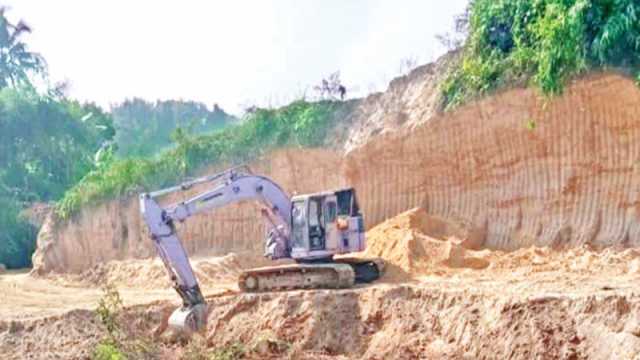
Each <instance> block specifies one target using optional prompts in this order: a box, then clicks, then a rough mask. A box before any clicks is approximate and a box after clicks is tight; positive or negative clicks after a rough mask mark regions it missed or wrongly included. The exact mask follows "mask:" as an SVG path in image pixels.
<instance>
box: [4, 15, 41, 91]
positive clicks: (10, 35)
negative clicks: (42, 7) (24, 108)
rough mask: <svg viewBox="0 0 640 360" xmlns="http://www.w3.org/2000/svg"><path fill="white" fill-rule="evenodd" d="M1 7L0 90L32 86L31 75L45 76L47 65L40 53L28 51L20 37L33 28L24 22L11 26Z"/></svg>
mask: <svg viewBox="0 0 640 360" xmlns="http://www.w3.org/2000/svg"><path fill="white" fill-rule="evenodd" d="M5 10H6V8H4V7H0V89H2V88H4V87H6V86H16V85H18V84H31V82H30V80H29V74H30V73H33V74H44V73H45V71H46V63H45V61H44V58H43V57H42V56H40V54H38V53H34V52H30V51H29V50H27V45H26V44H25V43H24V42H22V41H20V37H21V36H22V35H24V34H27V33H30V32H31V28H30V27H29V26H28V25H27V24H25V23H24V22H23V21H19V22H18V24H16V25H14V24H11V23H10V22H9V21H8V20H7V18H6V16H5Z"/></svg>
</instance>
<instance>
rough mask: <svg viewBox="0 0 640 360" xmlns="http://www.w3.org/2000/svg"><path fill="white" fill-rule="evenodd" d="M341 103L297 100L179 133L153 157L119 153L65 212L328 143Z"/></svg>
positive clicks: (68, 196)
mask: <svg viewBox="0 0 640 360" xmlns="http://www.w3.org/2000/svg"><path fill="white" fill-rule="evenodd" d="M338 104H341V103H337V102H332V101H322V102H315V103H311V102H306V101H296V102H293V103H291V104H290V105H288V106H286V107H283V108H280V109H259V110H256V111H254V112H252V113H250V114H248V115H247V117H246V118H245V119H244V121H243V122H242V123H241V124H240V125H237V126H232V127H228V128H226V129H224V130H222V131H220V132H216V133H214V134H210V135H200V136H192V135H190V134H189V133H188V132H187V131H185V130H184V129H177V130H176V131H175V132H174V133H173V135H172V138H173V141H174V142H175V146H174V148H173V149H170V150H168V151H165V152H163V153H162V154H161V155H159V156H157V157H153V158H134V159H120V160H118V159H116V160H112V161H111V162H110V163H108V164H105V165H104V166H101V167H98V168H97V169H95V170H93V171H91V172H89V173H88V174H87V175H86V176H85V177H84V178H83V179H82V180H81V181H80V182H79V183H78V184H77V185H75V186H74V187H73V188H71V189H70V190H69V191H67V192H66V193H65V195H64V197H63V198H62V200H61V201H59V202H58V203H57V205H56V211H57V213H58V215H60V216H61V217H62V218H68V217H69V216H71V215H72V214H74V213H75V212H76V211H78V210H79V209H80V208H81V207H83V206H85V205H87V204H90V203H95V202H98V201H100V200H104V199H110V198H115V197H117V196H121V195H126V194H129V193H132V192H140V191H143V190H145V191H146V190H150V189H154V188H159V187H163V186H168V185H172V184H175V183H176V182H179V181H180V180H181V179H182V178H184V177H185V176H190V175H194V174H195V173H197V171H199V170H201V169H202V168H203V167H204V166H210V165H214V164H219V163H240V162H246V161H250V160H252V159H255V158H256V157H258V156H260V155H262V154H264V153H266V152H268V151H271V150H273V149H275V148H278V147H283V146H301V147H314V146H320V145H322V144H324V143H325V141H326V137H327V134H328V131H329V129H330V128H331V126H332V125H333V124H334V121H335V117H336V116H335V112H336V111H337V110H338V109H339V105H338Z"/></svg>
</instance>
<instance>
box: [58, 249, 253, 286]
mask: <svg viewBox="0 0 640 360" xmlns="http://www.w3.org/2000/svg"><path fill="white" fill-rule="evenodd" d="M265 262H266V260H264V259H262V258H259V257H257V256H255V255H253V254H235V253H230V254H227V255H225V256H218V257H204V258H198V257H196V258H192V259H191V265H192V267H193V270H194V272H195V273H196V276H197V278H198V281H199V282H200V285H201V286H205V287H206V286H215V285H218V284H229V283H235V282H236V281H237V279H238V276H239V275H240V273H241V272H242V270H243V269H245V268H249V267H254V266H263V265H264V264H265ZM45 277H46V278H48V279H51V280H54V281H56V282H57V283H59V284H64V285H71V286H73V285H88V286H102V285H104V284H113V285H115V286H118V287H126V288H136V289H164V288H170V287H171V286H172V284H171V281H170V279H169V275H168V274H167V271H166V269H165V267H164V265H163V263H162V261H161V260H160V259H159V258H157V257H156V258H155V259H145V260H135V259H131V260H121V261H118V260H113V261H109V262H106V263H100V264H97V265H95V266H93V267H92V268H90V269H89V270H86V271H84V272H82V273H80V274H63V275H60V274H57V275H54V274H51V275H46V276H45Z"/></svg>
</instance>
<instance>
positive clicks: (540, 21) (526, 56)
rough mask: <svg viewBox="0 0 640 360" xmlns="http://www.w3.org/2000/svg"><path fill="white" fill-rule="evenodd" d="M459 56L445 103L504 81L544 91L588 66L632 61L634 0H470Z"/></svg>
mask: <svg viewBox="0 0 640 360" xmlns="http://www.w3.org/2000/svg"><path fill="white" fill-rule="evenodd" d="M467 16H468V21H469V34H468V38H467V41H466V43H465V45H464V49H463V54H462V59H461V60H460V63H459V65H458V66H457V67H455V68H454V69H453V70H452V72H451V73H450V74H449V76H448V78H447V79H446V80H445V82H444V83H443V85H442V97H443V103H444V106H445V108H447V109H449V108H452V107H455V106H456V105H459V104H461V103H462V102H464V101H466V100H469V99H473V98H476V97H479V96H481V95H483V94H486V93H487V92H489V91H491V90H493V89H496V88H498V87H500V86H504V85H507V84H519V83H532V84H533V85H535V86H537V87H538V88H539V89H541V90H542V92H543V93H545V94H548V95H553V94H558V93H561V92H562V90H563V86H564V83H565V82H566V80H567V79H568V78H569V77H571V76H574V75H576V74H579V73H581V72H583V71H585V70H586V69H589V68H597V67H602V66H616V67H623V68H631V69H637V68H638V65H639V64H640V3H639V2H638V1H637V0H615V1H614V0H608V1H589V0H535V1H533V0H498V1H496V0H475V1H473V2H472V3H471V4H470V7H469V10H468V14H467Z"/></svg>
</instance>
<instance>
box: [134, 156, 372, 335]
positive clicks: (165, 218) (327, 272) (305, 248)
mask: <svg viewBox="0 0 640 360" xmlns="http://www.w3.org/2000/svg"><path fill="white" fill-rule="evenodd" d="M200 184H206V186H207V187H206V190H205V191H203V192H202V193H200V194H198V195H196V196H194V197H192V198H190V199H188V200H186V201H182V202H178V203H175V204H172V205H169V206H162V205H160V203H159V202H158V200H159V198H161V197H163V196H166V195H168V194H171V193H176V192H181V191H187V190H190V189H192V188H193V187H194V186H196V185H200ZM241 201H256V202H258V203H259V204H260V205H261V213H262V216H263V217H264V220H265V223H266V228H267V231H266V236H265V240H264V241H265V244H264V246H265V254H264V255H265V257H267V258H269V259H271V260H278V259H292V260H294V263H292V264H287V265H278V266H269V267H262V268H256V269H249V270H245V271H243V272H242V273H241V274H240V276H239V279H238V287H239V288H240V290H242V291H245V292H265V291H277V290H293V289H318V288H325V289H326V288H333V289H340V288H349V287H352V286H354V284H357V283H369V282H372V281H374V280H376V279H378V278H379V277H380V276H381V274H382V272H383V271H384V263H383V262H382V260H380V259H362V258H348V257H334V255H340V254H348V253H352V252H358V251H363V250H364V249H365V236H364V233H365V228H364V220H363V216H362V213H361V212H360V208H359V207H358V201H357V199H356V193H355V190H354V189H353V188H345V189H339V190H335V191H325V192H319V193H313V194H305V195H296V196H293V197H290V196H289V195H287V193H286V192H285V191H284V190H283V189H282V188H281V187H280V186H279V185H278V184H276V183H275V182H274V181H272V180H271V179H269V178H267V177H264V176H259V175H255V174H253V172H252V171H251V170H250V169H249V168H248V167H247V166H238V167H233V168H230V169H228V170H225V171H223V172H220V173H217V174H213V175H208V176H204V177H201V178H198V179H195V180H191V181H187V182H184V183H182V184H180V185H177V186H173V187H169V188H166V189H163V190H159V191H154V192H150V193H143V194H141V195H140V211H141V213H142V217H143V219H144V221H145V222H146V224H147V227H148V229H149V233H150V236H151V239H152V241H153V244H154V245H155V248H156V250H157V253H158V255H159V257H160V258H161V259H162V262H163V264H164V266H165V267H166V269H167V272H168V273H169V276H170V278H171V280H172V283H173V286H174V288H175V290H176V292H177V293H178V294H179V295H180V297H181V298H182V306H181V307H179V308H178V309H176V310H175V311H174V312H173V313H172V314H171V316H170V317H169V319H168V325H169V326H170V327H171V328H173V329H175V330H177V331H181V332H185V333H192V332H196V331H199V330H200V329H202V328H203V327H204V326H205V325H206V323H205V321H206V317H207V306H206V303H205V300H204V296H203V295H202V292H201V291H200V287H199V285H198V281H197V278H196V276H195V274H194V271H193V269H192V267H191V264H190V262H189V258H188V255H187V252H186V251H185V248H184V246H183V244H182V243H181V241H180V239H179V238H178V234H177V232H176V227H175V223H176V222H183V221H185V220H186V219H188V218H189V217H191V216H194V215H197V214H201V213H205V212H207V211H211V210H214V209H219V208H222V207H224V206H226V205H229V204H232V203H237V202H241Z"/></svg>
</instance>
